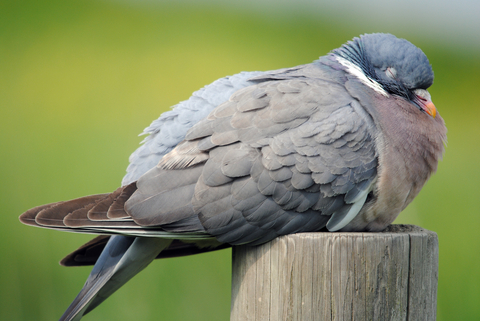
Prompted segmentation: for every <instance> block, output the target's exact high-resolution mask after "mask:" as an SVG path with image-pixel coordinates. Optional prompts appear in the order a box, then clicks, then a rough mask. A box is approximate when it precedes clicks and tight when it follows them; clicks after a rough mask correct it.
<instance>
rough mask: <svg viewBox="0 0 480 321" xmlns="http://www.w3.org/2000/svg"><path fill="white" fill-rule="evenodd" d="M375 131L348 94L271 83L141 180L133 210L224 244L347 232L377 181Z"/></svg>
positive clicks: (245, 95) (293, 82)
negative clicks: (197, 229) (325, 230)
mask: <svg viewBox="0 0 480 321" xmlns="http://www.w3.org/2000/svg"><path fill="white" fill-rule="evenodd" d="M375 132H376V129H375V126H374V124H373V121H372V120H371V118H370V117H369V115H368V114H367V113H366V112H365V111H364V109H363V108H362V107H361V106H360V104H359V103H358V102H357V101H356V100H355V99H353V98H352V97H351V96H350V95H349V94H348V93H347V92H346V91H345V89H344V87H343V86H340V85H336V84H332V83H331V82H327V81H324V80H318V79H304V78H292V79H285V80H278V81H265V82H262V83H259V84H257V85H253V86H249V87H246V88H244V89H241V90H239V91H237V92H236V93H235V94H234V95H233V96H232V97H231V98H230V100H229V101H228V102H226V103H224V104H222V105H220V106H219V107H217V108H216V109H215V110H213V111H212V112H211V113H210V114H209V116H208V117H207V118H205V119H204V120H202V121H200V122H199V123H198V124H196V125H195V126H193V127H192V128H191V129H190V130H189V131H188V133H187V135H186V137H185V140H184V141H183V142H182V143H180V144H179V145H178V146H177V147H176V148H175V149H174V150H172V151H171V152H170V153H168V154H167V155H166V156H165V157H163V158H162V160H161V161H160V162H159V164H158V165H157V166H156V167H155V168H153V169H151V170H150V171H148V172H147V173H146V174H145V175H143V176H142V177H141V178H140V179H139V180H138V182H137V188H138V189H137V190H136V191H135V193H134V194H133V195H132V196H131V197H130V198H129V200H128V201H127V202H126V206H125V208H126V211H127V212H128V213H129V214H130V215H131V217H132V218H133V220H134V221H135V222H136V223H137V224H139V225H141V226H165V225H168V226H169V227H170V231H172V232H175V231H176V227H175V224H176V222H177V223H178V222H184V223H185V224H180V226H179V231H182V229H183V228H185V225H187V226H188V225H189V224H190V225H189V226H191V227H192V230H194V228H193V227H194V226H198V227H199V226H200V225H199V224H201V226H203V228H204V230H205V231H206V232H208V234H210V235H213V236H215V237H216V238H217V240H218V241H220V242H227V243H230V244H245V243H250V244H259V243H263V242H267V241H269V240H271V239H273V238H275V237H276V236H278V235H284V234H289V233H295V232H302V231H316V230H319V229H321V228H323V227H325V226H327V228H328V229H329V230H338V229H340V228H342V227H343V226H345V225H346V224H347V223H348V222H349V221H350V220H351V219H353V217H354V216H355V215H356V214H357V213H358V212H359V211H360V209H361V207H362V206H363V204H364V203H365V201H366V198H367V195H368V193H369V192H370V191H371V190H372V188H373V185H374V182H375V178H376V174H377V152H376V150H375V144H374V142H375V141H374V139H375Z"/></svg>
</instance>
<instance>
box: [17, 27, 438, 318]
mask: <svg viewBox="0 0 480 321" xmlns="http://www.w3.org/2000/svg"><path fill="white" fill-rule="evenodd" d="M432 83H433V71H432V68H431V66H430V64H429V61H428V59H427V57H426V56H425V54H424V53H423V52H422V51H421V50H420V49H419V48H417V47H416V46H414V45H413V44H411V43H410V42H408V41H407V40H404V39H399V38H396V37H395V36H393V35H391V34H381V33H377V34H365V35H362V36H360V37H358V38H354V39H353V40H351V41H349V42H347V43H346V44H344V45H343V46H341V47H340V48H338V49H335V50H333V51H332V52H330V53H329V54H327V55H326V56H323V57H320V58H319V59H318V60H316V61H314V62H313V63H311V64H306V65H301V66H297V67H293V68H287V69H280V70H275V71H268V72H242V73H239V74H237V75H234V76H230V77H225V78H221V79H219V80H217V81H215V82H213V83H212V84H210V85H208V86H206V87H204V88H203V89H201V90H199V91H197V92H195V93H193V95H192V96H191V97H190V99H188V100H186V101H184V102H181V103H179V104H178V105H176V106H175V107H174V108H173V109H172V110H171V111H168V112H166V113H164V114H162V115H161V116H160V118H158V119H157V120H155V121H154V122H153V123H152V124H151V125H150V126H149V127H148V128H146V129H145V131H144V134H148V136H147V138H146V139H145V140H144V144H143V145H142V146H141V147H140V148H138V149H137V150H136V151H135V152H134V153H133V154H132V155H131V157H130V165H129V166H128V169H127V174H126V176H125V177H124V179H123V182H122V186H121V187H120V188H119V189H117V190H116V191H114V192H113V193H107V194H101V195H92V196H86V197H82V198H78V199H74V200H70V201H63V202H58V203H52V204H47V205H43V206H39V207H35V208H33V209H30V210H28V211H27V212H25V213H24V214H22V215H21V216H20V221H21V222H22V223H25V224H28V225H34V226H38V227H45V228H52V229H57V230H63V231H69V232H79V233H93V234H100V235H101V236H98V237H96V238H95V239H93V240H92V241H90V242H89V243H87V244H85V245H83V246H82V247H81V248H79V249H78V250H76V251H75V252H73V253H72V254H70V255H68V256H67V257H66V258H64V259H63V260H62V262H61V263H62V264H63V265H66V266H76V265H90V264H95V265H94V267H93V270H92V272H91V274H90V276H89V277H88V279H87V281H86V283H85V286H84V287H83V289H82V290H81V291H80V293H79V294H78V296H77V297H76V298H75V300H74V301H73V303H72V304H71V305H70V307H69V308H68V309H67V311H66V312H65V313H64V315H63V316H62V318H61V320H79V319H80V318H81V317H82V316H83V315H84V314H86V313H88V312H90V311H91V310H93V309H94V308H95V307H96V306H98V305H99V304H100V303H101V302H103V300H105V299H106V298H107V297H108V296H110V295H111V294H112V293H113V292H115V291H116V290H117V289H118V288H120V287H121V286H122V285H123V284H125V282H127V281H128V280H129V279H130V278H132V277H133V276H134V275H135V274H137V273H138V272H140V271H141V270H142V269H144V268H145V267H146V266H147V265H148V264H149V263H150V262H151V261H152V260H154V259H155V258H165V257H174V256H183V255H189V254H194V253H201V252H206V251H211V250H216V249H221V248H225V247H229V246H232V245H240V244H249V245H258V244H262V243H265V242H268V241H270V240H272V239H274V238H276V237H277V236H280V235H286V234H291V233H299V232H315V231H330V232H334V231H382V230H383V229H384V228H385V227H386V226H387V225H389V224H390V223H392V222H393V220H394V219H395V218H396V217H397V215H398V214H399V213H400V211H402V210H403V209H404V208H405V207H406V206H407V205H408V204H409V203H410V202H411V201H412V200H413V198H414V197H415V196H416V195H417V194H418V193H419V191H420V189H421V188H422V186H423V185H424V183H425V182H426V181H427V180H428V178H429V176H430V175H431V174H432V173H433V172H435V171H436V169H437V164H438V161H439V159H440V158H441V157H442V154H443V152H444V143H445V141H446V127H445V124H444V121H443V119H442V118H441V117H440V115H438V114H437V111H436V109H435V106H434V105H433V103H432V101H431V98H430V94H429V93H428V91H427V88H428V87H430V86H431V85H432Z"/></svg>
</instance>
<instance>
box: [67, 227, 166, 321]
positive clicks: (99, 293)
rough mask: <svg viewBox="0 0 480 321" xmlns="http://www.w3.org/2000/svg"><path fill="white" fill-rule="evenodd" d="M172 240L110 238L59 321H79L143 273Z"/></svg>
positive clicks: (117, 236)
mask: <svg viewBox="0 0 480 321" xmlns="http://www.w3.org/2000/svg"><path fill="white" fill-rule="evenodd" d="M170 243H171V240H165V239H160V238H141V237H136V238H134V237H127V236H121V235H115V236H111V237H110V239H109V241H108V243H107V245H106V246H105V249H104V250H103V252H102V254H101V255H100V257H99V258H98V260H97V263H96V264H95V266H94V267H93V270H92V272H91V273H90V275H89V277H88V279H87V281H86V283H85V285H84V286H83V288H82V290H81V291H80V293H79V294H78V295H77V297H76V298H75V299H74V300H73V302H72V303H71V304H70V306H69V307H68V309H67V310H66V311H65V313H64V314H63V315H62V317H61V318H60V321H73V320H80V319H81V318H82V316H83V315H85V314H86V313H88V312H90V311H91V310H93V309H94V308H95V307H97V306H98V305H99V304H100V303H102V302H103V301H104V300H105V299H106V298H108V297H109V296H110V295H112V294H113V293H114V292H115V291H116V290H118V289H119V288H120V287H121V286H122V285H124V284H125V283H126V282H127V281H128V280H130V279H131V278H132V277H133V276H135V275H136V274H137V273H139V272H140V271H141V270H143V269H144V268H145V267H146V266H147V265H148V264H150V262H152V261H153V259H155V257H156V256H157V255H158V254H159V253H160V252H161V251H162V250H163V249H164V248H166V247H168V246H169V244H170Z"/></svg>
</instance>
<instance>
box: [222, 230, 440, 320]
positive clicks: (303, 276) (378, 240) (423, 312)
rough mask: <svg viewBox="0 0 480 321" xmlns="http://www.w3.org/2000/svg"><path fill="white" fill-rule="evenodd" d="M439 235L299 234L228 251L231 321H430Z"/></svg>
mask: <svg viewBox="0 0 480 321" xmlns="http://www.w3.org/2000/svg"><path fill="white" fill-rule="evenodd" d="M437 280H438V238H437V234H436V233H434V232H431V231H427V230H424V229H422V228H420V227H417V226H412V225H391V226H389V227H388V229H387V230H386V231H384V232H381V233H301V234H293V235H288V236H282V237H279V238H277V239H275V240H273V241H271V242H269V243H267V244H264V245H261V246H258V247H248V246H238V247H235V248H234V249H233V276H232V306H231V314H230V320H231V321H244V320H257V321H260V320H261V321H264V320H267V321H268V320H270V321H278V320H320V321H321V320H338V321H340V320H409V321H413V320H422V321H424V320H435V317H436V305H437Z"/></svg>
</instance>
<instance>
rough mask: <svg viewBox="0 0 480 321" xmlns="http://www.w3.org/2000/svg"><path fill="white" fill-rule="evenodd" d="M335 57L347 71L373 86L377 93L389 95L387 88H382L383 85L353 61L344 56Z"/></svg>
mask: <svg viewBox="0 0 480 321" xmlns="http://www.w3.org/2000/svg"><path fill="white" fill-rule="evenodd" d="M335 59H337V61H338V62H339V63H340V64H341V65H342V66H344V67H346V68H347V72H348V73H350V74H351V75H353V76H355V77H357V78H358V79H359V80H360V81H361V82H362V83H363V84H365V85H367V86H368V87H370V88H372V89H373V90H375V91H376V92H377V93H380V94H382V95H383V96H385V97H389V95H388V93H387V92H386V91H385V89H383V88H382V86H381V85H380V84H379V83H378V82H376V81H375V80H373V79H371V78H370V77H368V76H367V75H365V73H364V72H363V71H362V69H360V67H358V66H357V65H355V64H353V63H351V62H350V61H348V60H347V59H345V58H342V57H340V56H337V55H335Z"/></svg>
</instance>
